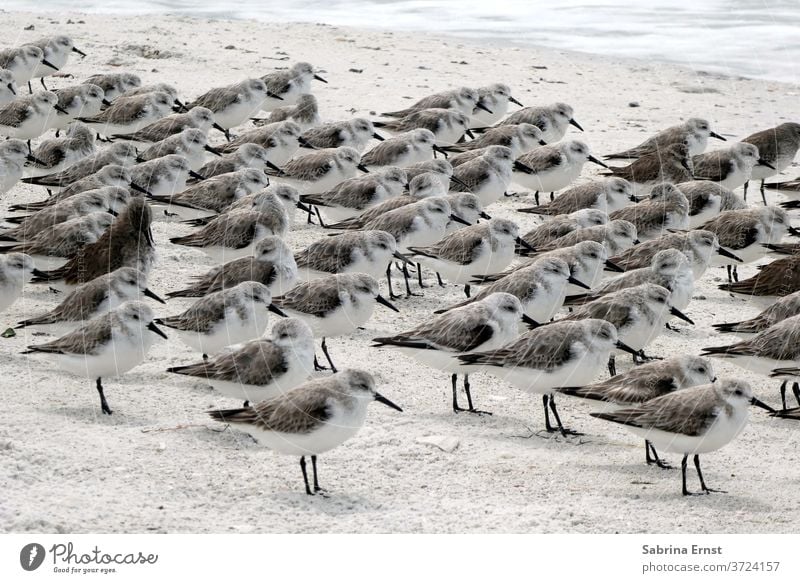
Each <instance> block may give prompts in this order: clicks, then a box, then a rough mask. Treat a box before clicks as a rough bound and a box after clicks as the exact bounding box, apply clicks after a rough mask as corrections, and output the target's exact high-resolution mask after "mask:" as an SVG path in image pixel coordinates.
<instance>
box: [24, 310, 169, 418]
mask: <svg viewBox="0 0 800 583" xmlns="http://www.w3.org/2000/svg"><path fill="white" fill-rule="evenodd" d="M153 334H158V335H159V336H161V337H163V338H166V337H167V335H166V334H164V332H162V331H161V329H160V328H159V327H158V326H156V325H155V323H154V322H153V311H152V310H151V309H150V307H149V306H147V305H146V304H143V303H141V302H136V301H132V302H126V303H124V304H122V305H121V306H120V307H119V308H117V309H116V310H112V311H111V312H108V313H107V314H103V315H102V316H98V317H96V318H94V319H92V320H90V321H89V322H87V323H86V325H85V326H82V327H80V328H78V329H77V330H74V331H72V332H70V333H68V334H66V335H64V336H61V337H60V338H57V339H56V340H53V341H51V342H47V343H45V344H35V345H32V346H28V348H27V350H25V351H23V354H31V353H42V354H46V355H47V356H48V357H49V358H51V359H52V360H53V361H54V362H55V364H56V365H57V366H58V367H59V368H61V369H63V370H65V371H66V372H69V373H71V374H74V375H77V376H81V377H87V378H90V379H96V386H97V392H98V393H99V395H100V408H101V410H102V412H103V413H104V414H106V415H111V413H112V411H111V408H110V407H109V406H108V402H107V401H106V397H105V394H104V392H103V383H102V379H103V377H116V376H120V375H122V374H124V373H126V372H127V371H129V370H130V369H132V368H133V367H135V366H137V365H139V364H140V363H141V362H143V361H144V359H145V357H146V355H147V352H148V351H149V350H150V348H151V347H152V345H153V343H154V342H155V336H153Z"/></svg>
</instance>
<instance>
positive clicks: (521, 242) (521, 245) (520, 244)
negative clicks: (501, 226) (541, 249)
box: [516, 237, 589, 289]
mask: <svg viewBox="0 0 800 583" xmlns="http://www.w3.org/2000/svg"><path fill="white" fill-rule="evenodd" d="M516 242H517V249H518V250H521V251H528V252H530V253H536V247H534V246H533V245H531V244H530V243H528V242H527V241H526V240H525V239H523V238H522V237H517V240H516ZM586 289H589V288H586Z"/></svg>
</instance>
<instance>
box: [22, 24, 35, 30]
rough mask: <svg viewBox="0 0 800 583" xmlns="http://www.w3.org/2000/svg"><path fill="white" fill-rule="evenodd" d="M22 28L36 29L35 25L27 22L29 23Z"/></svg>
mask: <svg viewBox="0 0 800 583" xmlns="http://www.w3.org/2000/svg"><path fill="white" fill-rule="evenodd" d="M23 30H36V27H35V26H33V25H32V24H29V25H28V26H26V27H25V28H24V29H23Z"/></svg>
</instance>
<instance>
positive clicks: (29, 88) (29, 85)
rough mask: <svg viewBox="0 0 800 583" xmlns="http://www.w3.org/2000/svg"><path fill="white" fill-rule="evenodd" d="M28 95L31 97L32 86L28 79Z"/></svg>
mask: <svg viewBox="0 0 800 583" xmlns="http://www.w3.org/2000/svg"><path fill="white" fill-rule="evenodd" d="M28 93H30V94H31V95H33V85H31V81H30V79H28Z"/></svg>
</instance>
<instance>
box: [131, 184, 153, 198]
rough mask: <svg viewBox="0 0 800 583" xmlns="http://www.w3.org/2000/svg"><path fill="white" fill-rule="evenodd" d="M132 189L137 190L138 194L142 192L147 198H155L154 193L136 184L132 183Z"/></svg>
mask: <svg viewBox="0 0 800 583" xmlns="http://www.w3.org/2000/svg"><path fill="white" fill-rule="evenodd" d="M131 189H133V190H135V191H136V192H141V193H142V194H144V195H147V196H153V193H152V192H150V191H149V190H147V189H146V188H142V187H141V186H139V185H138V184H136V183H135V182H131Z"/></svg>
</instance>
